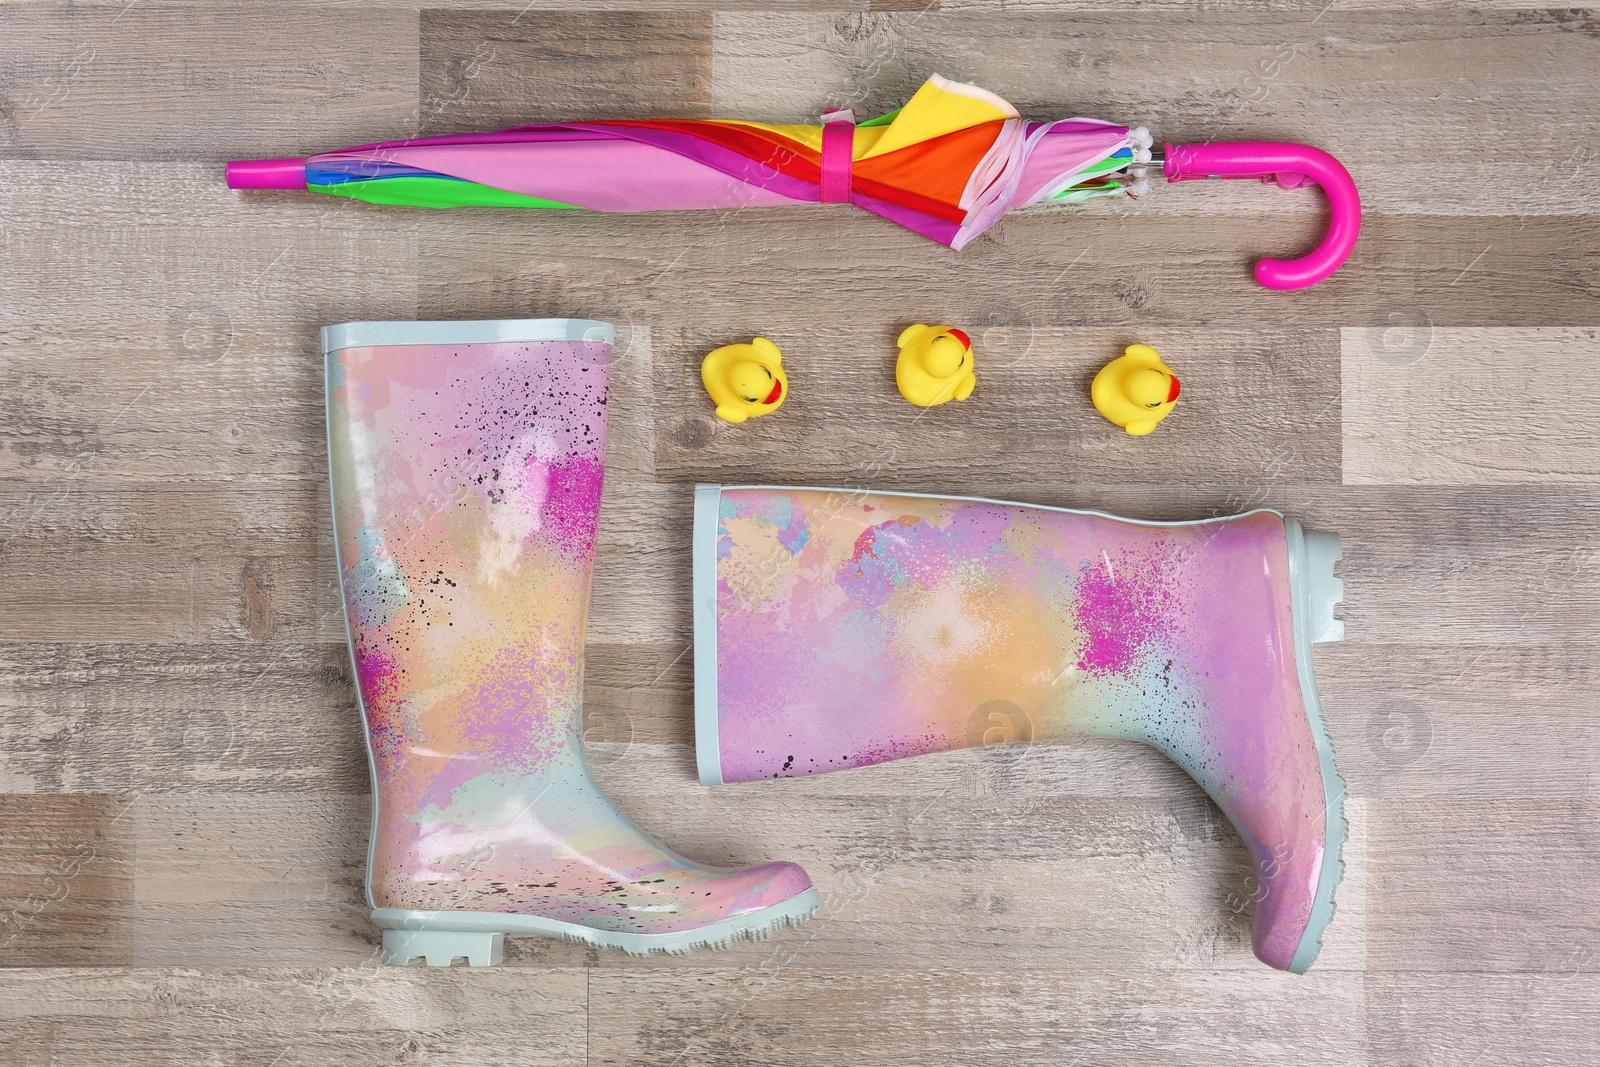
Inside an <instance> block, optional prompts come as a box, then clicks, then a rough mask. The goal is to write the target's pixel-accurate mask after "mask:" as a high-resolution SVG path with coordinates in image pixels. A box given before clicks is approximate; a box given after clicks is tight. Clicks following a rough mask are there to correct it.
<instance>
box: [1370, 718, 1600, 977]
mask: <svg viewBox="0 0 1600 1067" xmlns="http://www.w3.org/2000/svg"><path fill="white" fill-rule="evenodd" d="M1595 765H1596V764H1595V750H1594V748H1593V746H1589V747H1588V748H1587V750H1586V751H1582V750H1580V751H1576V752H1574V753H1573V754H1572V755H1570V756H1569V757H1568V758H1567V760H1566V761H1564V765H1563V766H1560V767H1559V768H1552V769H1551V770H1547V771H1546V772H1545V773H1546V774H1547V775H1552V774H1553V775H1554V776H1556V777H1562V778H1565V779H1566V780H1567V782H1568V791H1567V794H1566V795H1565V796H1564V797H1552V796H1549V795H1545V796H1534V797H1529V798H1526V799H1525V798H1523V797H1519V796H1517V795H1516V794H1512V795H1510V796H1502V797H1499V798H1497V799H1496V800H1495V801H1494V802H1493V803H1490V804H1481V805H1472V806H1470V807H1467V806H1464V805H1462V804H1461V803H1459V801H1457V800H1456V799H1455V798H1454V797H1450V796H1440V797H1433V798H1418V799H1415V800H1413V799H1409V798H1396V799H1384V800H1374V801H1372V802H1371V803H1370V805H1369V807H1368V812H1369V816H1368V820H1369V828H1368V846H1367V847H1368V856H1369V863H1370V865H1371V866H1370V869H1369V871H1368V875H1367V877H1368V879H1369V884H1370V886H1371V888H1370V891H1369V894H1368V898H1369V899H1368V916H1367V923H1368V929H1369V938H1368V943H1367V961H1368V965H1369V966H1370V967H1371V968H1372V969H1373V970H1384V971H1406V972H1417V971H1477V970H1485V971H1527V972H1532V973H1539V972H1541V971H1547V970H1549V969H1550V968H1551V967H1559V966H1563V961H1571V960H1572V958H1573V954H1574V953H1579V954H1583V955H1584V956H1585V957H1587V956H1592V954H1593V952H1594V946H1595V945H1596V944H1597V943H1600V942H1597V939H1600V920H1597V919H1596V917H1595V912H1594V906H1593V899H1592V893H1591V891H1590V887H1591V886H1593V885H1594V884H1595V880H1596V878H1600V841H1597V830H1596V827H1597V826H1600V820H1597V819H1596V815H1597V814H1600V804H1597V802H1596V798H1595V794H1594V789H1593V774H1594V767H1595ZM1590 965H1592V961H1591V960H1588V959H1587V958H1585V960H1584V963H1583V964H1582V965H1581V966H1583V969H1585V970H1587V969H1588V967H1589V966H1590Z"/></svg>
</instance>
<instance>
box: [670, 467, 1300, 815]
mask: <svg viewBox="0 0 1600 1067" xmlns="http://www.w3.org/2000/svg"><path fill="white" fill-rule="evenodd" d="M716 506H717V515H716V517H715V519H714V520H711V519H708V518H707V517H706V516H705V515H701V516H700V517H699V518H698V519H697V523H698V524H699V525H698V529H697V532H696V536H697V537H698V538H700V541H699V547H700V548H701V549H702V550H704V549H706V548H707V547H708V546H710V545H711V544H712V539H713V538H714V550H715V554H716V559H715V564H714V575H715V590H714V596H715V621H714V623H712V622H711V621H710V620H708V619H707V618H706V615H705V614H702V615H701V616H700V618H699V619H697V633H698V631H699V629H700V627H701V626H702V625H704V626H705V627H706V628H707V629H708V630H709V631H710V632H711V633H714V635H715V658H714V659H711V660H708V661H703V662H697V664H696V669H697V687H698V689H699V695H700V697H701V700H702V712H703V713H704V712H705V711H706V710H707V705H711V706H714V707H715V709H716V712H717V715H716V722H715V724H711V725H714V727H715V730H716V732H717V736H718V738H719V744H718V748H719V753H718V756H719V761H720V777H721V778H722V779H723V780H725V781H749V780H754V779H757V778H770V777H789V776H795V775H803V774H815V773H819V772H822V771H829V770H840V769H844V768H847V767H856V766H864V765H867V764H872V763H878V762H882V761H883V760H886V759H895V758H900V757H903V756H910V755H917V754H920V753H924V752H935V751H945V750H948V749H953V748H964V747H972V746H978V745H984V744H990V743H994V742H995V741H1016V740H1029V739H1032V740H1046V739H1052V738H1064V737H1120V738H1127V739H1133V740H1140V741H1146V742H1148V743H1150V744H1153V745H1155V746H1156V747H1158V748H1160V749H1161V750H1162V751H1164V752H1166V753H1168V754H1169V755H1172V756H1174V758H1180V760H1183V759H1187V761H1189V762H1192V763H1194V764H1195V765H1196V767H1197V768H1198V769H1199V771H1200V775H1201V776H1202V784H1204V785H1205V786H1206V787H1207V789H1208V790H1210V791H1214V792H1218V793H1220V792H1225V791H1227V789H1228V788H1229V781H1228V778H1227V769H1226V768H1224V767H1222V766H1220V765H1219V764H1218V762H1217V759H1216V757H1217V755H1218V754H1219V752H1221V751H1223V750H1237V749H1238V748H1239V747H1240V746H1241V745H1245V746H1249V745H1256V746H1259V745H1260V744H1262V743H1268V744H1271V743H1277V744H1279V745H1289V744H1292V743H1294V741H1297V740H1299V735H1300V733H1301V731H1302V730H1303V727H1304V715H1303V714H1300V713H1299V709H1300V706H1301V699H1302V694H1301V684H1300V678H1299V672H1298V668H1297V665H1296V662H1295V648H1296V643H1295V622H1294V611H1293V607H1292V603H1291V595H1290V563H1289V552H1288V547H1289V545H1288V535H1289V529H1290V527H1289V526H1288V525H1286V523H1285V520H1284V519H1283V517H1282V516H1280V515H1278V514H1276V513H1274V512H1267V511H1260V512H1253V513H1251V514H1248V515H1243V516H1238V517H1234V518H1227V519H1218V520H1211V521H1206V522H1197V523H1172V524H1160V523H1138V522H1130V521H1127V520H1122V519H1115V518H1112V517H1110V516H1105V515H1100V514H1094V513H1088V512H1074V511H1065V510H1060V509H1051V508H1037V507H1027V506H1023V505H1015V504H1003V503H997V502H994V501H986V500H972V499H963V498H937V497H923V496H912V495H899V494H868V493H853V494H847V493H832V492H827V491H822V490H787V489H763V488H737V489H723V490H722V491H721V492H720V495H719V496H718V498H717V505H716ZM712 521H714V522H715V524H716V526H715V530H714V532H713V531H711V529H710V525H709V523H710V522H712ZM702 558H704V557H702ZM697 577H699V578H700V580H702V581H703V582H705V585H703V586H702V588H701V591H700V596H699V597H698V598H697V605H698V606H699V607H701V608H702V609H705V608H707V607H708V606H709V601H708V599H707V597H708V595H710V594H709V593H708V592H707V587H708V586H709V585H710V581H709V579H710V577H711V574H710V573H705V574H699V575H697ZM712 627H714V629H712ZM1286 710H1293V711H1294V712H1295V714H1293V715H1290V714H1287V713H1286ZM1279 724H1282V725H1283V726H1284V728H1292V729H1293V730H1294V732H1295V734H1296V737H1295V738H1293V739H1285V738H1276V739H1273V738H1267V737H1264V736H1263V735H1264V733H1265V732H1270V731H1271V730H1272V729H1273V728H1274V727H1276V726H1278V725H1279ZM713 777H715V775H713Z"/></svg>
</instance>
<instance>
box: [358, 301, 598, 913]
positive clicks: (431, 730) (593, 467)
mask: <svg viewBox="0 0 1600 1067" xmlns="http://www.w3.org/2000/svg"><path fill="white" fill-rule="evenodd" d="M508 332H510V333H511V335H512V336H513V337H516V338H517V339H516V340H505V339H501V338H502V337H504V335H506V334H507V333H508ZM329 333H330V335H336V336H330V338H329V343H328V344H327V346H326V347H327V348H328V350H329V352H328V434H329V456H330V463H331V467H332V482H333V500H334V529H335V537H336V540H337V546H338V549H337V552H338V557H339V561H340V573H341V577H342V580H343V586H344V596H345V604H346V609H347V617H348V621H349V628H350V643H351V649H352V654H353V658H354V662H355V667H356V675H357V683H358V686H359V689H360V694H361V701H362V709H363V712H364V714H365V718H366V726H367V737H368V743H369V745H370V749H371V755H372V761H373V776H374V785H375V791H376V793H377V796H378V801H379V803H378V816H377V820H376V827H375V833H374V860H375V862H374V880H375V882H380V883H381V882H383V881H384V880H386V879H389V878H398V879H401V880H405V879H410V878H413V877H416V876H418V875H419V874H420V873H423V872H425V871H426V870H428V869H429V868H430V866H438V865H439V864H441V863H442V862H443V861H444V857H446V856H450V857H453V858H452V859H451V862H452V863H453V862H457V861H458V860H459V856H457V855H456V854H457V853H458V852H459V850H460V841H461V840H462V839H463V838H465V837H471V836H473V834H474V833H476V831H469V830H468V829H466V828H470V827H471V826H473V825H474V824H478V825H479V826H480V828H481V826H483V825H487V824H488V823H491V822H492V821H493V820H494V818H495V816H494V815H492V814H490V813H489V812H488V810H487V809H492V808H494V806H495V805H496V803H497V801H496V800H495V798H496V797H497V796H499V795H500V794H501V791H502V790H503V788H504V786H505V783H507V782H525V781H529V780H532V779H541V780H544V781H568V780H570V781H572V782H574V783H576V784H577V785H578V787H579V788H580V790H581V787H582V785H583V783H586V782H587V778H588V775H587V770H586V769H585V768H584V766H583V762H582V752H581V748H580V745H581V740H580V738H581V731H582V721H581V707H582V695H583V635H584V628H585V623H586V619H587V614H588V604H589V583H590V577H591V574H592V571H593V562H594V542H595V532H596V523H597V519H598V515H599V506H600V492H601V483H602V479H603V475H604V459H605V434H606V391H607V383H608V377H609V362H610V343H609V342H610V328H609V327H607V326H605V325H604V324H601V323H593V322H585V321H581V320H580V321H571V320H533V321H529V322H520V323H516V322H513V323H393V324H385V323H362V324H353V325H351V326H346V327H336V328H334V329H332V330H330V331H329ZM418 342H422V343H418ZM585 820H586V816H585V815H584V814H583V813H576V812H575V813H573V814H572V819H571V822H573V823H574V824H580V823H583V822H585ZM479 836H481V835H479ZM380 895H381V892H380Z"/></svg>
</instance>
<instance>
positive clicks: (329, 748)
mask: <svg viewBox="0 0 1600 1067" xmlns="http://www.w3.org/2000/svg"><path fill="white" fill-rule="evenodd" d="M341 625H342V624H341ZM586 656H587V686H586V690H585V737H587V738H588V739H589V740H590V741H592V742H595V743H597V744H598V745H600V746H601V747H600V750H598V751H597V754H596V762H604V761H612V760H614V759H616V758H617V756H618V754H620V752H622V751H625V749H626V746H627V745H629V744H632V743H634V742H638V743H653V742H663V741H669V742H674V743H679V744H689V743H691V742H692V741H693V713H692V711H691V699H692V698H691V686H692V682H691V677H692V676H691V666H692V657H691V656H689V655H688V654H687V649H686V647H684V648H674V647H672V646H657V647H653V648H651V647H637V646H631V645H591V646H589V648H588V649H587V652H586ZM0 682H3V684H0V791H3V792H6V793H49V794H91V795H92V794H99V793H117V794H130V795H131V794H135V793H140V792H145V791H152V792H161V793H165V792H171V791H174V790H179V791H182V792H185V793H196V794H202V795H206V796H210V797H218V796H221V795H230V796H249V795H256V794H260V793H272V792H280V791H282V790H283V789H285V788H287V787H290V786H293V787H294V788H296V789H299V790H301V791H304V792H308V793H309V792H315V793H336V794H353V793H364V792H365V791H366V790H367V788H368V787H369V778H368V773H367V762H366V750H365V749H364V748H363V745H362V739H361V718H360V712H359V711H358V710H357V708H356V700H355V688H354V685H353V683H352V681H351V677H350V659H349V653H348V651H347V650H346V648H345V644H344V642H343V640H341V641H340V642H339V643H338V644H315V645H307V644H301V643H298V642H297V641H295V640H293V639H290V640H279V641H275V642H273V643H271V644H269V645H265V646H262V645H255V644H250V643H239V642H233V643H224V642H218V641H197V642H193V643H189V644H156V643H150V642H134V643H126V644H110V643H83V642H71V643H65V644H46V643H43V642H17V643H10V644H0ZM607 746H609V749H608V747H607ZM608 751H610V753H611V754H609V755H608V754H607V752H608Z"/></svg>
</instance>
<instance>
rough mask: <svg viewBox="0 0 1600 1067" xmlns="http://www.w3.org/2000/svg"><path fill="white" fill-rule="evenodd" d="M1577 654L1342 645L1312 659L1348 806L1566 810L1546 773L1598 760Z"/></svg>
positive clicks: (1590, 696)
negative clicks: (1546, 800) (1522, 801)
mask: <svg viewBox="0 0 1600 1067" xmlns="http://www.w3.org/2000/svg"><path fill="white" fill-rule="evenodd" d="M1592 661H1593V656H1591V655H1590V654H1589V646H1587V645H1572V646H1569V647H1565V648H1563V647H1560V646H1557V645H1553V644H1543V643H1531V644H1523V645H1517V646H1511V647H1504V648H1495V647H1479V648H1474V647H1471V646H1468V647H1448V646H1447V647H1432V648H1427V647H1416V646H1402V645H1378V644H1360V643H1356V642H1345V643H1341V644H1334V645H1324V646H1321V647H1320V648H1319V649H1318V651H1317V664H1316V672H1317V688H1318V690H1319V691H1320V692H1321V694H1322V703H1323V711H1324V714H1325V715H1326V716H1327V718H1328V730H1329V733H1330V734H1331V735H1332V737H1333V740H1334V746H1335V750H1336V751H1337V753H1338V757H1339V768H1340V770H1341V772H1342V773H1343V774H1344V778H1345V782H1346V783H1347V784H1348V786H1349V788H1350V790H1351V792H1352V793H1353V794H1354V795H1356V796H1364V797H1384V798H1392V799H1402V798H1404V799H1414V800H1426V799H1429V798H1433V799H1437V798H1438V797H1440V796H1449V797H1452V798H1455V799H1456V801H1458V802H1459V803H1461V804H1462V805H1464V806H1465V807H1466V808H1468V809H1469V810H1477V809H1478V808H1480V807H1492V806H1493V805H1494V804H1496V803H1497V802H1498V799H1499V798H1502V797H1523V798H1529V797H1552V798H1554V799H1555V802H1557V803H1566V802H1568V801H1569V800H1570V797H1571V794H1572V790H1573V781H1572V779H1571V778H1569V777H1568V776H1566V775H1562V774H1555V773H1551V772H1552V769H1553V768H1560V767H1564V766H1567V765H1569V764H1571V763H1573V762H1578V763H1581V762H1583V761H1584V760H1589V761H1591V762H1593V761H1597V760H1600V723H1597V722H1596V721H1595V717H1594V716H1593V715H1592V714H1591V713H1590V711H1591V709H1593V708H1594V707H1595V706H1597V704H1600V675H1597V674H1596V671H1595V665H1594V663H1593V662H1592Z"/></svg>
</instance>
